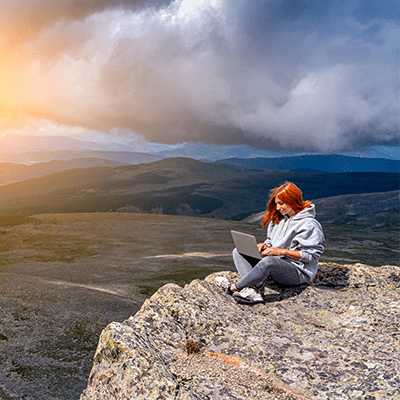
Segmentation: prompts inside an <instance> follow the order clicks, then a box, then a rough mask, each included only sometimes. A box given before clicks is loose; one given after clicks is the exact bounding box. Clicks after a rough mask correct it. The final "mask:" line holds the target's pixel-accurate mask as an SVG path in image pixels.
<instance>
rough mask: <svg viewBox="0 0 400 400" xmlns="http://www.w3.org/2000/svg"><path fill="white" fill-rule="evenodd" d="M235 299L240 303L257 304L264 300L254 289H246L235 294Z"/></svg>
mask: <svg viewBox="0 0 400 400" xmlns="http://www.w3.org/2000/svg"><path fill="white" fill-rule="evenodd" d="M233 298H234V299H235V300H236V301H237V302H239V303H246V304H255V303H262V302H263V301H264V300H263V298H262V296H261V294H260V293H259V292H258V291H257V290H255V289H254V288H252V287H245V288H243V289H242V290H241V291H240V292H235V293H233Z"/></svg>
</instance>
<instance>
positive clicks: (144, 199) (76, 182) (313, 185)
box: [0, 158, 400, 220]
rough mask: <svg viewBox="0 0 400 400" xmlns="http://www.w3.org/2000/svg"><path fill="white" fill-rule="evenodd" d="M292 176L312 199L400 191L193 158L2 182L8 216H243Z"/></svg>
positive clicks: (377, 179)
mask: <svg viewBox="0 0 400 400" xmlns="http://www.w3.org/2000/svg"><path fill="white" fill-rule="evenodd" d="M286 180H290V181H293V182H295V183H296V184H298V186H299V187H300V188H301V189H302V190H303V193H304V197H305V198H309V199H315V198H323V197H331V196H336V195H343V194H355V193H371V192H385V191H392V190H398V189H399V186H400V183H399V174H396V173H340V174H334V173H298V172H297V173H296V172H291V171H285V170H279V171H278V170H265V169H251V168H244V167H237V166H232V165H227V164H218V163H203V162H200V161H196V160H193V159H188V158H170V159H164V160H161V161H157V162H153V163H148V164H140V165H125V166H120V167H98V168H86V169H74V170H68V171H63V172H59V173H55V174H51V175H47V176H44V177H40V178H36V179H30V180H26V181H23V182H19V183H15V184H11V185H5V186H1V187H0V203H1V209H0V215H4V216H6V215H21V214H22V215H26V214H39V213H59V212H62V213H65V212H104V211H114V212H115V211H120V212H123V211H128V212H129V211H131V212H132V211H133V212H147V213H164V214H175V215H192V216H204V217H213V218H222V219H234V220H241V219H243V218H245V217H246V216H248V215H250V214H253V213H255V212H258V211H260V210H263V208H264V207H265V203H266V201H267V199H268V192H269V190H270V189H271V188H273V187H276V186H278V185H280V184H281V183H282V182H284V181H286Z"/></svg>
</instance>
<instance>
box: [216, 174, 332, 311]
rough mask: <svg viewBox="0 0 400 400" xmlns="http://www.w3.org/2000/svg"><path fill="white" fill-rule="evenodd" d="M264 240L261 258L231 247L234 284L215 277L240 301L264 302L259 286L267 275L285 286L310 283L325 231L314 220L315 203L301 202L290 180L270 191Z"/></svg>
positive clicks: (296, 188) (265, 217)
mask: <svg viewBox="0 0 400 400" xmlns="http://www.w3.org/2000/svg"><path fill="white" fill-rule="evenodd" d="M262 226H264V227H265V226H267V240H266V241H265V242H264V243H259V244H258V249H259V251H260V253H261V255H262V256H263V258H262V259H261V261H258V260H256V261H255V259H252V258H249V257H247V256H245V255H243V254H240V253H239V252H238V251H237V249H235V250H233V261H234V263H235V266H236V269H237V271H238V272H239V275H240V277H241V279H240V280H239V282H237V283H235V284H234V283H232V282H230V281H229V280H228V279H227V278H224V277H217V278H216V283H217V285H219V286H221V287H222V288H223V289H225V290H226V291H227V292H228V293H230V294H232V295H233V297H234V299H235V300H237V301H238V302H242V303H259V302H262V301H263V298H262V295H261V293H260V289H261V288H262V287H263V286H262V285H263V282H264V281H265V279H267V278H268V277H269V276H270V277H271V278H272V279H274V280H275V281H276V282H278V283H281V284H284V285H301V284H303V283H309V282H311V281H312V280H313V279H314V277H315V274H316V273H317V268H318V260H319V257H320V256H321V254H322V252H323V251H324V247H323V245H322V243H323V242H324V240H325V238H324V234H323V232H322V227H321V225H320V224H319V222H318V221H317V220H316V219H315V205H314V204H312V203H311V201H303V196H302V193H301V190H300V189H299V188H298V187H297V186H296V185H295V184H294V183H291V182H288V183H285V184H284V185H282V186H279V187H278V188H277V189H275V190H274V192H273V193H272V196H271V199H270V201H269V202H268V208H267V212H266V214H265V216H264V218H263V220H262Z"/></svg>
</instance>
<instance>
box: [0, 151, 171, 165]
mask: <svg viewBox="0 0 400 400" xmlns="http://www.w3.org/2000/svg"><path fill="white" fill-rule="evenodd" d="M76 158H97V159H104V160H111V161H117V162H119V163H121V164H141V163H148V162H153V161H157V160H162V159H163V158H164V157H162V156H158V155H154V154H149V153H140V152H132V151H97V150H79V151H72V150H57V151H28V152H25V153H2V152H1V153H0V162H11V163H18V164H32V163H37V162H48V161H52V160H65V161H67V160H73V159H76Z"/></svg>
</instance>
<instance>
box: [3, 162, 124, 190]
mask: <svg viewBox="0 0 400 400" xmlns="http://www.w3.org/2000/svg"><path fill="white" fill-rule="evenodd" d="M120 165H124V163H121V162H119V161H113V160H105V159H101V158H75V159H72V160H68V161H60V160H54V161H49V162H46V163H37V164H33V165H30V166H27V165H24V164H13V163H1V164H0V185H8V184H10V183H15V182H21V181H24V180H27V179H32V178H38V177H40V176H45V175H50V174H54V173H55V172H60V171H66V170H69V169H75V168H91V167H117V166H120Z"/></svg>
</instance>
